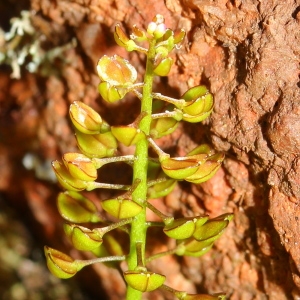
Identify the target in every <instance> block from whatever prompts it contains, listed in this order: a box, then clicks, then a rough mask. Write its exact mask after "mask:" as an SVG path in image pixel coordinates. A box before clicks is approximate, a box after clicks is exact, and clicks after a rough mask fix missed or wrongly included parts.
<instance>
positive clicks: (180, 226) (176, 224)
mask: <svg viewBox="0 0 300 300" xmlns="http://www.w3.org/2000/svg"><path fill="white" fill-rule="evenodd" d="M196 220H197V219H196V218H180V219H175V220H173V221H172V222H171V223H170V224H167V225H166V226H165V227H164V229H163V231H164V233H165V234H166V235H167V236H168V237H170V238H172V239H176V240H182V239H187V238H189V237H191V236H192V234H193V233H194V231H195V228H196V225H195V223H196Z"/></svg>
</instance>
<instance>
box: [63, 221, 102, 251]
mask: <svg viewBox="0 0 300 300" xmlns="http://www.w3.org/2000/svg"><path fill="white" fill-rule="evenodd" d="M64 230H65V233H66V235H67V236H68V237H69V238H70V240H71V241H72V244H73V246H74V247H75V248H76V249H78V250H80V251H94V250H96V249H98V248H99V247H100V246H101V244H102V242H103V240H102V238H101V237H100V235H99V233H98V232H97V231H93V230H90V229H88V228H85V227H83V226H78V225H71V224H65V225H64Z"/></svg>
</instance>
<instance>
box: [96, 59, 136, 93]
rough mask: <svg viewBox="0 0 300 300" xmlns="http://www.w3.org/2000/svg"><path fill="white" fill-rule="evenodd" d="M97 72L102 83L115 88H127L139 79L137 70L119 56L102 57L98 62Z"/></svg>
mask: <svg viewBox="0 0 300 300" xmlns="http://www.w3.org/2000/svg"><path fill="white" fill-rule="evenodd" d="M97 72H98V75H99V77H100V79H101V80H102V81H106V82H108V83H109V84H111V85H115V86H123V87H126V86H129V85H131V84H133V83H134V82H135V81H136V79H137V71H136V69H135V68H134V67H133V66H132V65H131V64H130V63H129V61H128V60H126V59H124V58H122V57H121V56H118V55H114V56H111V57H109V56H107V55H104V56H102V57H101V58H100V60H99V61H98V65H97Z"/></svg>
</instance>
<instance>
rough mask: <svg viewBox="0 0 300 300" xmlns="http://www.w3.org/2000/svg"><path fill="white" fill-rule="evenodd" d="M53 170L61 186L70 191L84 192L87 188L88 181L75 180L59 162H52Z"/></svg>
mask: <svg viewBox="0 0 300 300" xmlns="http://www.w3.org/2000/svg"><path fill="white" fill-rule="evenodd" d="M52 168H53V170H54V172H55V175H56V178H57V180H58V182H59V183H60V185H61V186H62V187H63V188H64V189H66V190H70V191H82V190H84V189H85V188H86V187H87V183H86V181H82V180H80V179H77V178H74V177H73V176H71V174H70V173H69V172H68V170H67V168H66V167H65V166H64V165H63V164H62V163H60V162H59V161H57V160H56V161H53V162H52Z"/></svg>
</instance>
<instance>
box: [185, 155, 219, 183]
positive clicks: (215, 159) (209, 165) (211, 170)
mask: <svg viewBox="0 0 300 300" xmlns="http://www.w3.org/2000/svg"><path fill="white" fill-rule="evenodd" d="M199 155H200V154H199ZM224 158H225V155H224V153H217V154H214V155H211V156H209V157H208V158H207V159H206V161H205V162H204V163H202V164H201V165H200V166H199V167H198V169H197V171H196V172H195V173H193V174H192V175H191V176H187V177H186V178H185V180H186V181H189V182H192V183H201V182H204V181H207V180H208V179H210V178H212V177H213V176H214V175H215V174H216V172H217V171H218V170H219V168H220V167H221V164H222V161H223V160H224Z"/></svg>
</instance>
